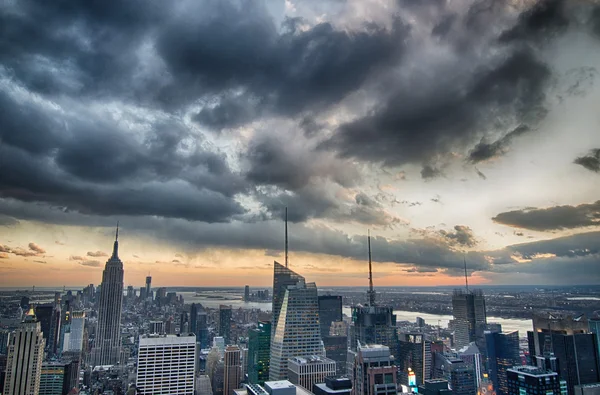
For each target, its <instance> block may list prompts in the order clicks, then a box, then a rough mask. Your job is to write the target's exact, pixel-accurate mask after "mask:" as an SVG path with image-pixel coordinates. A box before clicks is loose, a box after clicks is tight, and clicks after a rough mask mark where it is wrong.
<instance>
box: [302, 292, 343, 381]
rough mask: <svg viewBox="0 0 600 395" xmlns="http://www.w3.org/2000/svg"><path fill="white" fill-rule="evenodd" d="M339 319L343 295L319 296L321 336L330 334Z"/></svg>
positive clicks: (340, 317) (340, 319)
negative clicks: (332, 326) (332, 325)
mask: <svg viewBox="0 0 600 395" xmlns="http://www.w3.org/2000/svg"><path fill="white" fill-rule="evenodd" d="M338 321H342V297H341V296H338V295H321V296H319V325H320V326H321V337H325V336H329V329H330V328H331V323H332V322H338ZM311 388H312V387H311ZM309 389H310V388H309Z"/></svg>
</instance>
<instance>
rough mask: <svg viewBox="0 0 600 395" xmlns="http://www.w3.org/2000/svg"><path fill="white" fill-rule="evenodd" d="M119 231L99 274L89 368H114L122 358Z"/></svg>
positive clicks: (121, 267) (121, 264)
mask: <svg viewBox="0 0 600 395" xmlns="http://www.w3.org/2000/svg"><path fill="white" fill-rule="evenodd" d="M118 238H119V230H118V229H117V235H116V238H115V243H114V246H113V253H112V256H111V257H110V259H109V260H108V261H107V262H106V266H105V267H104V271H103V272H102V284H101V291H100V302H99V305H98V327H97V329H96V338H95V341H94V348H93V349H92V352H91V365H92V366H100V365H102V366H104V365H116V364H117V363H119V359H120V356H121V310H122V308H123V262H121V260H120V259H119V240H118Z"/></svg>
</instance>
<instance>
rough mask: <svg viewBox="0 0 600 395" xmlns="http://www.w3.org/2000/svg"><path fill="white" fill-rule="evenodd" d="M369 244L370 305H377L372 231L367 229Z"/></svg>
mask: <svg viewBox="0 0 600 395" xmlns="http://www.w3.org/2000/svg"><path fill="white" fill-rule="evenodd" d="M367 244H368V246H369V305H370V306H375V290H373V266H372V263H371V231H370V230H367Z"/></svg>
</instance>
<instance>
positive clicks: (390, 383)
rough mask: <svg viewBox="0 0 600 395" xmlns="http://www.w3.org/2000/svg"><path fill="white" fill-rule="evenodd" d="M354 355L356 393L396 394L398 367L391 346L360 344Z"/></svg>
mask: <svg viewBox="0 0 600 395" xmlns="http://www.w3.org/2000/svg"><path fill="white" fill-rule="evenodd" d="M354 355H355V360H354V368H353V372H352V382H353V385H354V391H353V394H354V395H396V393H397V392H398V377H397V368H396V366H394V357H393V356H392V355H391V353H390V349H389V347H387V346H383V345H379V344H377V345H359V346H358V347H357V350H356V352H355V353H354Z"/></svg>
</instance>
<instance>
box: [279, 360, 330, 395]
mask: <svg viewBox="0 0 600 395" xmlns="http://www.w3.org/2000/svg"><path fill="white" fill-rule="evenodd" d="M335 373H336V368H335V361H333V360H331V359H329V358H325V357H321V356H316V355H313V356H310V357H293V358H290V359H289V361H288V379H289V381H290V382H291V383H292V384H296V385H300V386H302V387H304V388H306V389H309V388H312V387H313V385H314V384H317V383H324V382H325V377H332V376H335Z"/></svg>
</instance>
